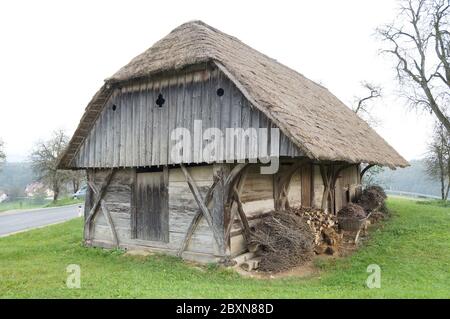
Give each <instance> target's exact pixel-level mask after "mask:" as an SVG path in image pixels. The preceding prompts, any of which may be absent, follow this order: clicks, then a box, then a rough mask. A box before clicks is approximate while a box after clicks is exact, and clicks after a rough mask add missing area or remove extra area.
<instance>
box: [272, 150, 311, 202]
mask: <svg viewBox="0 0 450 319" xmlns="http://www.w3.org/2000/svg"><path fill="white" fill-rule="evenodd" d="M307 161H308V160H306V159H302V160H299V161H297V162H295V163H293V164H292V165H291V166H290V167H289V168H287V169H286V170H285V171H284V172H283V171H282V172H281V173H280V175H279V176H277V175H275V176H274V206H275V210H285V209H288V208H289V200H288V193H289V184H290V182H291V179H292V176H293V175H294V174H295V172H296V171H298V170H299V169H300V168H301V167H302V166H303V165H304V164H305V163H306V162H307Z"/></svg>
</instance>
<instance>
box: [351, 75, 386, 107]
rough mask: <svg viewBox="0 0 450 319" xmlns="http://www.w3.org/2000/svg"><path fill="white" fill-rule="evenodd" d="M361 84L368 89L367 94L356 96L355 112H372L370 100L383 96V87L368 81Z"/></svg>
mask: <svg viewBox="0 0 450 319" xmlns="http://www.w3.org/2000/svg"><path fill="white" fill-rule="evenodd" d="M361 86H362V87H363V88H364V89H365V90H366V91H367V94H366V95H364V96H362V97H356V105H355V107H354V108H353V112H355V113H356V114H361V113H370V109H369V103H368V102H369V101H371V100H374V99H377V98H380V97H381V87H380V86H379V85H376V84H373V83H369V82H366V81H363V82H361Z"/></svg>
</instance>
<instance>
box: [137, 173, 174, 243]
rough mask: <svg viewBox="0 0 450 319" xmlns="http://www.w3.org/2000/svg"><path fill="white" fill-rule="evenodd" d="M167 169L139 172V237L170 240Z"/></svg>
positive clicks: (152, 239)
mask: <svg viewBox="0 0 450 319" xmlns="http://www.w3.org/2000/svg"><path fill="white" fill-rule="evenodd" d="M167 175H168V174H167V171H161V172H149V173H137V183H136V221H135V227H136V230H135V234H136V238H137V239H142V240H151V241H162V242H168V241H169V195H168V189H167V186H168V185H167V184H168V176H167Z"/></svg>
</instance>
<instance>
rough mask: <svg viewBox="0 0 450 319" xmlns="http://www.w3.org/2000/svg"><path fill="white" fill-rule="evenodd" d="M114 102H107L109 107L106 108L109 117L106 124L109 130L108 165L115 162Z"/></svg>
mask: <svg viewBox="0 0 450 319" xmlns="http://www.w3.org/2000/svg"><path fill="white" fill-rule="evenodd" d="M112 105H113V103H111V102H109V103H108V104H107V108H106V109H105V110H104V112H105V113H106V118H107V126H106V132H107V135H106V137H107V140H106V166H107V167H112V163H113V153H114V120H113V113H114V111H113V110H112Z"/></svg>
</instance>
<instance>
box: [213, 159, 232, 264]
mask: <svg viewBox="0 0 450 319" xmlns="http://www.w3.org/2000/svg"><path fill="white" fill-rule="evenodd" d="M213 167H214V168H213V169H214V171H213V176H214V179H215V180H217V184H216V187H215V188H214V191H213V200H214V203H213V208H212V211H211V217H212V226H213V228H214V232H215V233H216V234H218V235H219V236H218V238H217V239H218V243H217V244H218V247H217V249H218V251H217V254H218V255H220V256H223V255H225V250H226V245H225V198H224V194H225V185H224V181H225V178H226V176H228V173H229V171H228V165H226V164H217V165H214V166H213Z"/></svg>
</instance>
